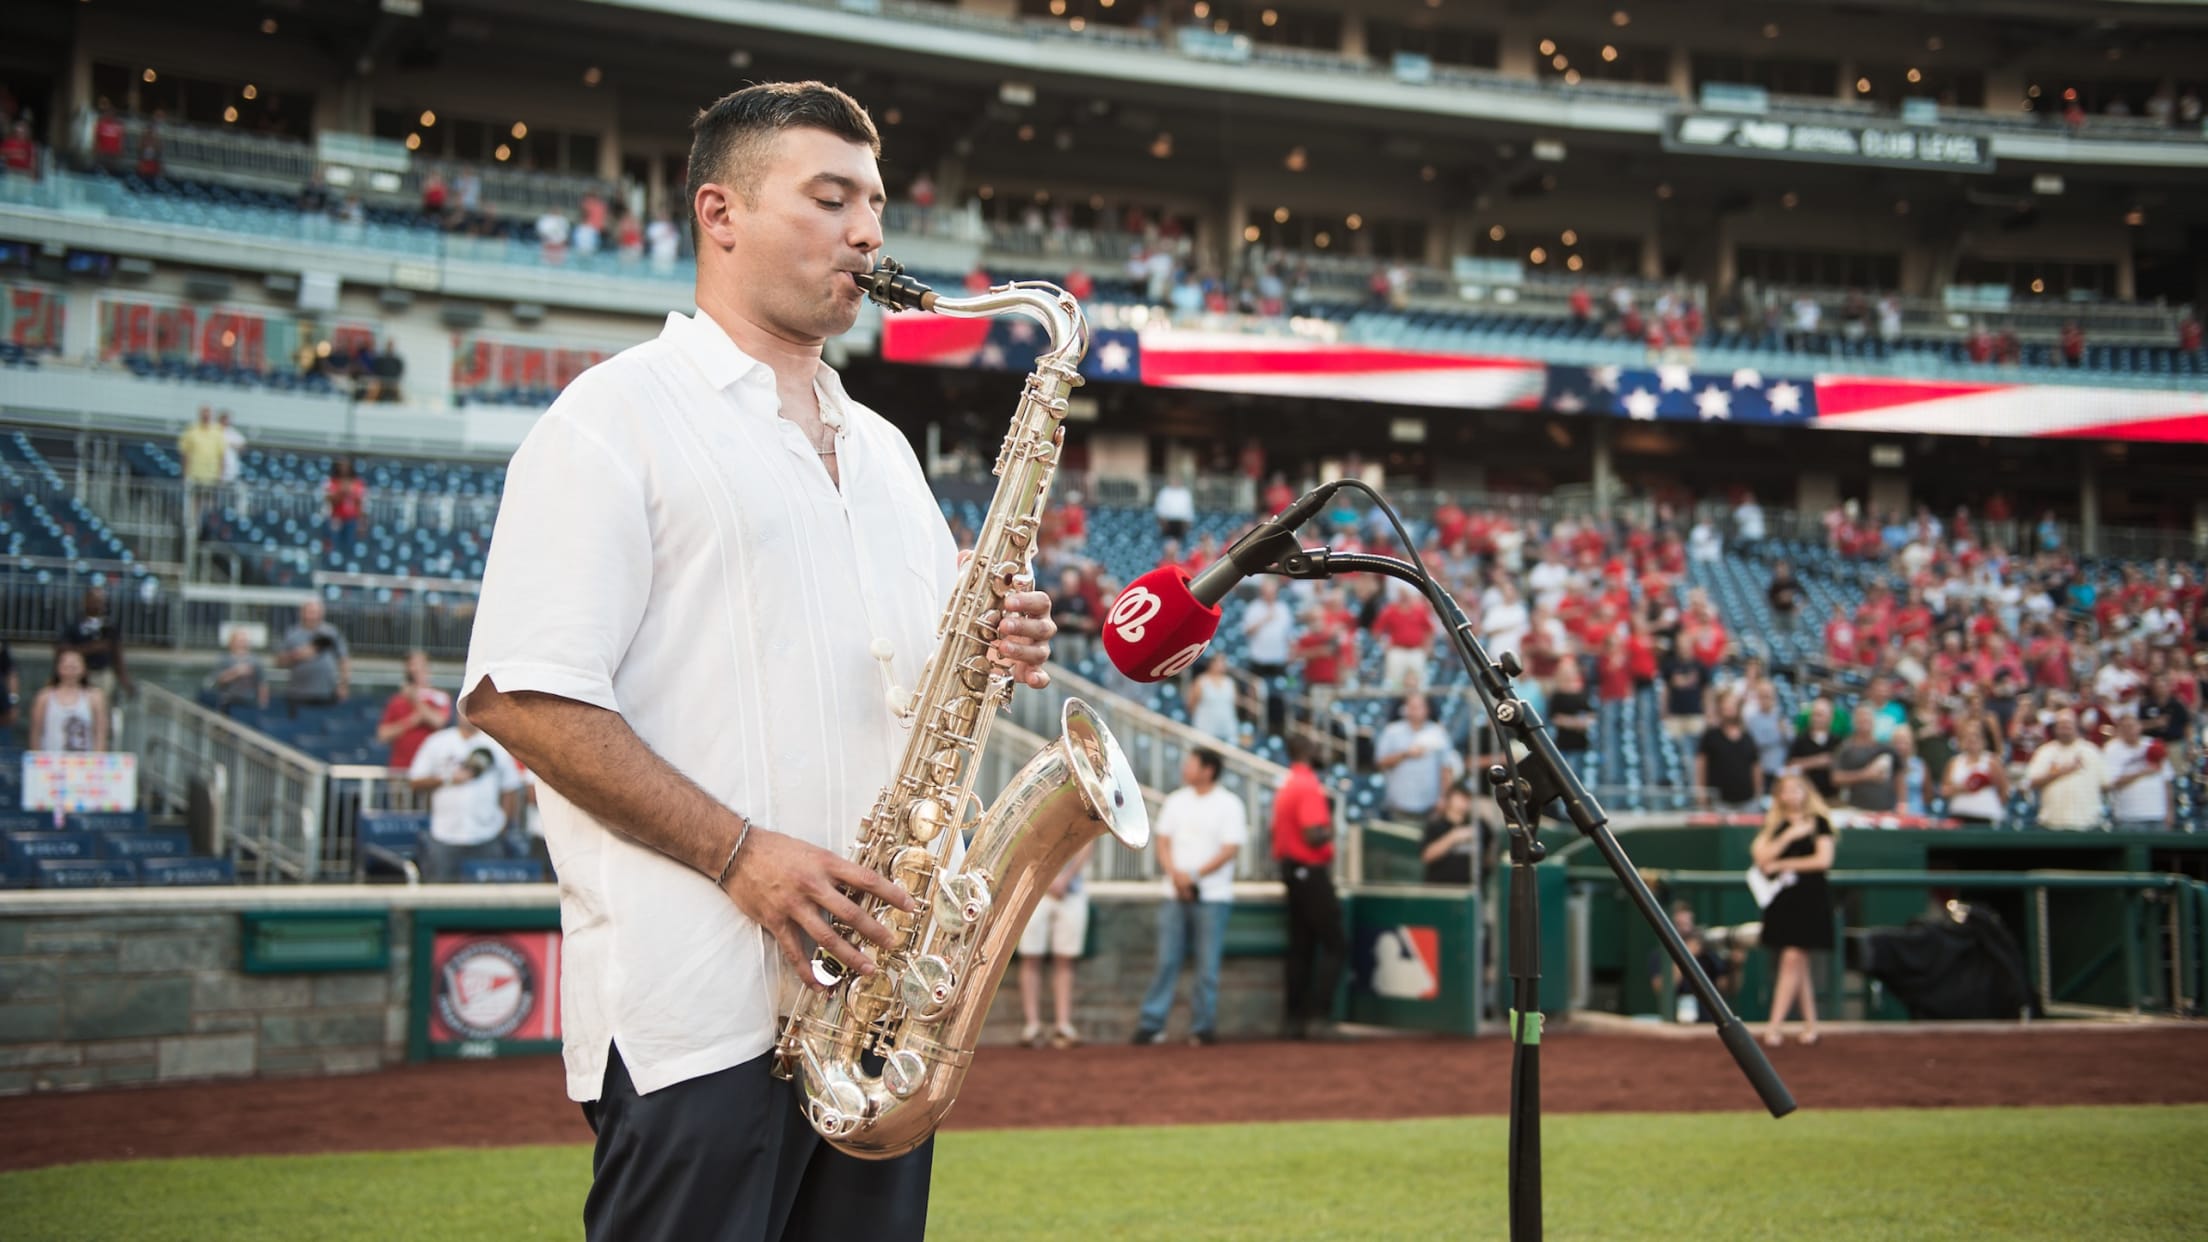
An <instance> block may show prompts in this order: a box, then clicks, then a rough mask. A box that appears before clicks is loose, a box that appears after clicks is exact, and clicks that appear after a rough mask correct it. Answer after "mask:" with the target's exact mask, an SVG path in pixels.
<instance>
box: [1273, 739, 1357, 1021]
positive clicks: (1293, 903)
mask: <svg viewBox="0 0 2208 1242" xmlns="http://www.w3.org/2000/svg"><path fill="white" fill-rule="evenodd" d="M1311 753H1312V751H1311V739H1310V738H1308V737H1305V736H1303V735H1301V734H1298V735H1296V736H1295V737H1292V738H1289V739H1288V777H1287V779H1285V780H1283V781H1282V782H1281V783H1280V788H1279V790H1278V791H1276V792H1275V793H1274V794H1273V860H1274V861H1275V862H1277V863H1279V864H1280V882H1281V886H1282V887H1283V888H1284V889H1285V890H1286V891H1285V893H1284V894H1283V895H1284V897H1285V906H1286V912H1287V915H1288V956H1287V958H1286V968H1287V1012H1286V1013H1285V1014H1284V1015H1283V1018H1282V1022H1281V1034H1282V1035H1283V1036H1285V1037H1286V1038H1289V1039H1310V1038H1313V1037H1320V1038H1324V1037H1326V1036H1327V1035H1330V1034H1331V1033H1332V1022H1331V1018H1330V1013H1331V1011H1332V1009H1333V1007H1334V990H1335V987H1336V986H1337V985H1338V984H1339V983H1340V981H1341V975H1342V959H1343V958H1344V956H1345V955H1346V953H1347V949H1348V944H1347V942H1346V941H1345V939H1344V937H1343V935H1342V906H1341V902H1340V900H1339V899H1338V898H1337V897H1336V896H1335V895H1334V877H1333V876H1332V875H1330V874H1329V873H1328V871H1327V867H1328V865H1329V864H1331V863H1332V862H1333V861H1334V811H1333V808H1332V806H1331V805H1330V804H1329V802H1328V799H1327V796H1326V786H1325V785H1323V784H1321V783H1320V781H1319V774H1318V773H1317V772H1316V771H1314V770H1313V769H1312V767H1311Z"/></svg>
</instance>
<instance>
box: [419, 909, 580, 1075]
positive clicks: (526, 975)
mask: <svg viewBox="0 0 2208 1242" xmlns="http://www.w3.org/2000/svg"><path fill="white" fill-rule="evenodd" d="M430 945H431V947H430V996H429V1042H430V1046H431V1047H432V1048H437V1047H444V1048H446V1049H448V1050H450V1052H456V1053H457V1054H458V1055H461V1056H470V1055H477V1056H491V1055H495V1054H496V1052H497V1049H498V1045H499V1044H501V1043H510V1042H514V1041H525V1040H557V1039H559V1037H560V933H559V932H557V931H510V932H453V931H440V932H438V933H437V934H436V936H435V937H434V938H433V939H432V940H431V942H430ZM448 1055H449V1053H448Z"/></svg>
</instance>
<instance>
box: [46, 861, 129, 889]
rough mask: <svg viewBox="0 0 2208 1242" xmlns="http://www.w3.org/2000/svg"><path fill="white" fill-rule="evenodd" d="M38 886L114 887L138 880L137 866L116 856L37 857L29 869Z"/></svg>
mask: <svg viewBox="0 0 2208 1242" xmlns="http://www.w3.org/2000/svg"><path fill="white" fill-rule="evenodd" d="M31 877H32V882H33V883H35V884H36V885H37V886H38V887H39V888H114V887H119V886H122V885H128V884H136V883H137V882H138V868H137V867H136V866H134V865H133V864H131V863H130V862H128V861H127V860H124V859H120V858H41V859H39V860H38V861H37V863H36V864H35V865H34V866H33V867H32V868H31Z"/></svg>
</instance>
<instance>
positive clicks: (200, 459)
mask: <svg viewBox="0 0 2208 1242" xmlns="http://www.w3.org/2000/svg"><path fill="white" fill-rule="evenodd" d="M228 449H229V440H228V438H227V437H225V436H224V435H223V434H222V428H221V427H219V426H217V425H216V423H215V412H214V410H213V409H212V408H210V407H208V406H204V405H203V406H201V407H199V421H198V422H196V423H193V424H192V425H191V426H189V427H186V428H185V429H184V434H182V435H180V436H178V437H177V438H176V455H177V456H178V457H179V458H181V459H183V463H184V485H185V486H186V487H187V488H189V489H191V490H193V491H195V492H198V493H200V494H202V495H204V492H205V489H209V488H213V487H214V486H216V485H217V484H219V483H221V482H222V457H223V454H224V453H225V452H227V451H228ZM194 507H195V509H196V507H197V505H196V503H195V506H194Z"/></svg>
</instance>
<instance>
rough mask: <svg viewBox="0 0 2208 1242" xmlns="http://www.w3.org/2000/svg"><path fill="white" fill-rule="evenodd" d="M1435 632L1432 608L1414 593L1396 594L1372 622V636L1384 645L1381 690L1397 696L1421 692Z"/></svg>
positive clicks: (1403, 592)
mask: <svg viewBox="0 0 2208 1242" xmlns="http://www.w3.org/2000/svg"><path fill="white" fill-rule="evenodd" d="M1436 628H1437V627H1436V626H1435V624H1434V612H1433V609H1432V607H1430V606H1429V605H1428V604H1427V603H1426V601H1425V600H1424V599H1421V598H1419V596H1418V594H1417V593H1416V592H1414V591H1410V590H1407V589H1406V590H1402V591H1399V592H1398V593H1397V594H1396V596H1395V598H1394V601H1393V602H1392V603H1390V604H1389V605H1388V606H1387V607H1385V608H1382V609H1381V610H1380V615H1379V616H1377V617H1375V618H1373V621H1372V632H1373V633H1374V634H1377V635H1379V637H1380V641H1381V642H1383V643H1385V644H1386V648H1385V651H1384V654H1383V655H1382V658H1381V665H1380V684H1381V685H1382V686H1384V687H1386V688H1387V689H1389V690H1393V691H1398V692H1400V691H1404V690H1417V689H1422V688H1424V686H1425V685H1426V652H1427V649H1428V648H1429V647H1431V646H1432V645H1433V642H1434V631H1435V629H1436Z"/></svg>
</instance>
